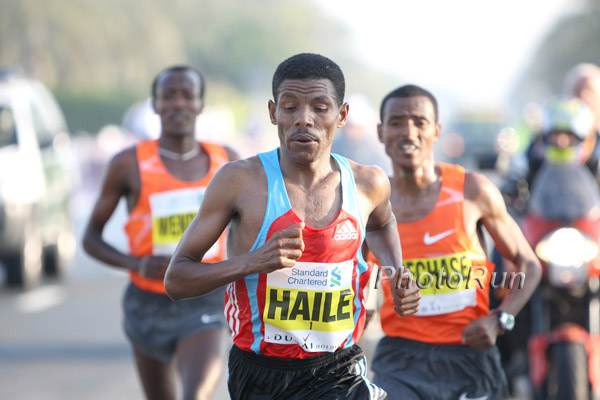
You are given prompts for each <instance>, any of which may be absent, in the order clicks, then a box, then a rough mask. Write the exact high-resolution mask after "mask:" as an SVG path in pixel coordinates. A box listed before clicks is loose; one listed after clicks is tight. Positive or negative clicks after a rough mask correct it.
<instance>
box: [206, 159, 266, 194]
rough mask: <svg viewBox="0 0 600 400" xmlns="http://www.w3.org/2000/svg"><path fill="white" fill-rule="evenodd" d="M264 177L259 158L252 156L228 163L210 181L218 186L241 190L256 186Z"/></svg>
mask: <svg viewBox="0 0 600 400" xmlns="http://www.w3.org/2000/svg"><path fill="white" fill-rule="evenodd" d="M264 175H265V174H264V169H263V168H262V163H261V162H260V159H259V157H258V156H252V157H249V158H243V159H240V160H235V161H230V162H228V163H227V164H225V165H223V166H222V167H221V168H220V169H219V171H218V172H217V173H216V175H215V176H214V178H213V179H212V180H213V181H216V182H219V184H225V185H228V186H232V187H233V186H235V187H238V188H241V187H247V186H248V185H256V182H257V181H259V180H260V179H261V177H264ZM264 179H266V178H264Z"/></svg>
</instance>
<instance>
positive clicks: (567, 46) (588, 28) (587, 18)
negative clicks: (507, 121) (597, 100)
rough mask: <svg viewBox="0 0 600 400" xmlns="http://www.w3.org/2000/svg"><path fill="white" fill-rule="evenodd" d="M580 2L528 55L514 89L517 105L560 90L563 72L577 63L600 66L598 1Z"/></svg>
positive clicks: (545, 97)
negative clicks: (576, 8) (530, 54)
mask: <svg viewBox="0 0 600 400" xmlns="http://www.w3.org/2000/svg"><path fill="white" fill-rule="evenodd" d="M575 4H577V3H575ZM580 4H581V7H580V9H579V10H577V11H576V12H574V13H573V14H570V15H567V16H565V17H563V18H562V19H560V20H559V21H558V22H557V23H556V24H555V26H554V27H553V28H552V29H551V30H550V32H549V33H548V35H547V36H546V38H545V39H544V40H543V41H542V43H541V44H540V46H539V47H538V49H537V50H536V52H535V54H533V56H532V57H531V61H530V63H529V66H528V67H527V69H526V71H525V73H524V74H523V75H522V76H521V78H520V79H519V81H518V84H517V85H516V86H515V88H514V90H513V96H512V97H513V99H514V100H515V102H514V103H515V104H516V105H518V106H520V107H522V106H523V105H524V104H525V103H527V102H528V101H531V100H535V101H544V100H547V98H548V97H550V96H553V95H558V94H560V93H562V91H563V79H564V76H565V74H566V72H567V71H568V70H569V69H570V68H571V67H573V66H574V65H576V64H578V63H581V62H588V63H594V64H597V65H600V24H599V23H598V21H600V0H584V1H581V2H580Z"/></svg>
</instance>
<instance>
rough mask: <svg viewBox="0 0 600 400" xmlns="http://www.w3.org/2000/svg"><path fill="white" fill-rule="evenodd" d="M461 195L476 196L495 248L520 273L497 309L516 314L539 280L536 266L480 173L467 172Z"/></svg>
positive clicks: (497, 195)
mask: <svg viewBox="0 0 600 400" xmlns="http://www.w3.org/2000/svg"><path fill="white" fill-rule="evenodd" d="M469 186H471V187H469ZM465 193H466V194H468V193H476V195H475V196H474V198H475V201H476V203H477V205H478V206H479V208H480V209H481V215H482V218H481V221H482V223H483V225H484V226H485V228H486V229H487V231H488V232H489V234H490V235H491V236H492V239H493V240H494V243H495V244H496V247H497V248H498V250H499V251H500V253H501V254H502V256H504V257H505V258H506V259H508V260H509V261H511V262H512V263H513V264H514V265H515V266H516V268H517V271H518V272H523V273H524V276H525V278H524V279H523V281H522V282H518V280H517V281H516V282H515V283H516V284H515V285H513V286H512V287H511V288H509V292H508V294H507V295H506V297H505V298H504V301H503V302H502V304H501V305H500V307H499V309H501V310H503V311H506V312H507V313H509V314H512V315H517V314H518V313H519V311H521V309H522V308H523V306H524V305H525V304H526V303H527V301H528V300H529V298H530V297H531V295H532V294H533V292H534V290H535V288H536V287H537V285H538V283H539V281H540V278H541V276H542V269H541V266H540V263H539V261H538V259H537V257H536V255H535V253H534V252H533V250H532V249H531V247H530V246H529V243H527V239H525V236H524V235H523V232H522V231H521V229H520V228H519V226H518V225H517V223H516V222H515V220H514V219H513V218H512V217H511V216H510V215H509V214H508V211H507V210H506V205H505V203H504V200H503V198H502V195H501V194H500V191H499V190H498V189H497V188H496V186H494V184H492V182H490V181H489V180H488V179H487V178H486V177H485V176H483V175H481V174H478V173H469V174H467V178H466V180H465Z"/></svg>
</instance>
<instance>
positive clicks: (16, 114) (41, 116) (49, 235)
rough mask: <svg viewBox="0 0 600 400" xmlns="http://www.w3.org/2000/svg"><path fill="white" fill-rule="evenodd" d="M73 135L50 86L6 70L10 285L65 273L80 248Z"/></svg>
mask: <svg viewBox="0 0 600 400" xmlns="http://www.w3.org/2000/svg"><path fill="white" fill-rule="evenodd" d="M69 152H70V137H69V134H68V130H67V126H66V123H65V119H64V116H63V114H62V111H61V110H60V108H59V106H58V104H57V103H56V100H55V99H54V97H53V96H52V94H51V93H50V91H49V90H48V89H47V88H46V87H45V86H44V85H43V84H42V83H40V82H38V81H36V80H33V79H29V78H26V77H25V76H24V75H23V74H22V73H20V72H19V71H15V70H6V69H5V70H2V69H0V262H1V263H2V264H3V265H4V266H5V267H6V283H7V284H8V285H9V286H17V287H31V286H35V285H36V284H37V283H39V281H40V279H41V277H42V275H43V273H44V272H46V273H47V274H48V275H55V276H56V275H60V274H62V273H64V272H65V270H66V269H67V268H68V266H69V263H70V260H71V257H72V254H73V249H74V238H73V234H72V231H71V223H70V218H69V198H70V192H71V187H72V176H73V175H72V172H71V171H70V163H69Z"/></svg>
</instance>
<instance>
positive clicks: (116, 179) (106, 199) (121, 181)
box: [83, 148, 141, 270]
mask: <svg viewBox="0 0 600 400" xmlns="http://www.w3.org/2000/svg"><path fill="white" fill-rule="evenodd" d="M137 171H138V167H137V158H136V154H135V148H131V149H127V150H124V151H123V152H121V153H119V154H117V155H115V156H114V157H113V159H112V160H111V161H110V163H109V165H108V167H107V170H106V173H105V176H104V180H103V182H102V188H101V190H100V195H99V197H98V200H97V201H96V204H95V205H94V208H93V209H92V213H91V216H90V219H89V221H88V223H87V227H86V229H85V233H84V235H83V248H84V249H85V251H86V252H87V253H88V254H89V255H91V256H92V257H94V258H96V259H98V260H100V261H102V262H104V263H106V264H110V265H112V266H115V267H117V268H121V269H125V270H137V269H138V268H139V264H140V261H141V259H140V258H138V257H134V256H131V255H128V254H125V253H123V252H121V251H119V250H117V249H116V248H115V247H113V246H111V245H110V244H108V243H107V242H106V241H105V240H104V239H103V237H102V232H103V230H104V227H105V226H106V223H107V222H108V220H109V219H110V217H111V216H112V215H113V213H114V211H115V209H116V208H117V205H118V204H119V200H120V199H121V197H123V196H126V195H127V194H128V193H129V191H130V190H131V180H132V175H133V174H137V173H138V172H137Z"/></svg>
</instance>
